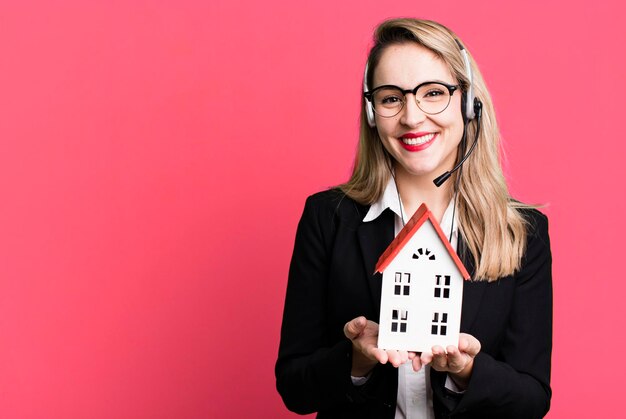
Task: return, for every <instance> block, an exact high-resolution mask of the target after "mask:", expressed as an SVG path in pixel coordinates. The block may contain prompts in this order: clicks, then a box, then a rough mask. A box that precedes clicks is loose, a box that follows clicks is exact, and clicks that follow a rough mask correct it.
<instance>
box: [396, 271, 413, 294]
mask: <svg viewBox="0 0 626 419" xmlns="http://www.w3.org/2000/svg"><path fill="white" fill-rule="evenodd" d="M410 289H411V274H410V273H407V272H404V273H403V272H396V280H395V284H394V286H393V293H394V295H409V292H410Z"/></svg>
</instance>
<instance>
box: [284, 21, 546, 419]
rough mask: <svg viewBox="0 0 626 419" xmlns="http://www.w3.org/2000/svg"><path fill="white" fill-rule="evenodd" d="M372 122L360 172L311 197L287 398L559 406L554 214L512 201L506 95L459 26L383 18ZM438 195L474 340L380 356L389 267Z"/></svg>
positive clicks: (462, 406) (487, 411) (292, 313)
mask: <svg viewBox="0 0 626 419" xmlns="http://www.w3.org/2000/svg"><path fill="white" fill-rule="evenodd" d="M473 96H475V100H473ZM361 121H362V122H361V133H360V143H359V150H358V155H357V157H356V162H355V167H354V170H353V173H352V177H351V178H350V180H349V181H348V182H347V183H346V184H344V185H341V186H340V187H338V188H336V189H333V190H329V191H325V192H321V193H318V194H316V195H313V196H311V197H309V199H308V200H307V202H306V205H305V209H304V213H303V216H302V219H301V221H300V224H299V226H298V231H297V234H296V242H295V247H294V253H293V258H292V262H291V267H290V271H289V283H288V287H287V297H286V302H285V311H284V317H283V325H282V333H281V343H280V350H279V357H278V361H277V363H276V378H277V388H278V391H279V392H280V394H281V396H282V398H283V400H284V402H285V404H286V405H287V407H288V408H289V409H290V410H293V411H295V412H298V413H311V412H319V413H318V417H319V418H353V417H354V418H357V417H358V418H406V417H419V418H433V417H436V418H444V417H456V418H490V417H493V418H537V417H541V416H543V415H545V413H546V412H547V411H548V409H549V403H550V396H551V390H550V383H549V380H550V354H551V346H552V279H551V255H550V246H549V238H548V226H547V220H546V218H545V216H544V215H542V214H541V213H539V212H538V211H536V210H534V209H532V208H530V207H528V206H526V205H523V204H521V203H519V202H517V201H514V200H513V199H512V198H511V197H510V196H509V193H508V190H507V187H506V184H505V181H504V177H503V175H502V170H501V167H500V164H499V160H498V155H499V145H498V140H499V133H498V128H497V125H496V120H495V114H494V110H493V106H492V102H491V99H490V96H489V93H488V92H487V89H486V86H485V84H484V82H483V80H482V77H481V75H480V73H479V71H478V68H477V66H476V64H475V63H474V61H473V60H472V59H471V57H470V56H469V54H468V53H467V51H466V50H465V48H464V47H463V45H462V44H461V42H460V40H459V39H458V38H457V37H456V35H455V34H454V33H452V32H451V31H450V30H449V29H447V28H445V27H444V26H442V25H440V24H438V23H435V22H432V21H424V20H414V19H394V20H389V21H386V22H383V23H382V24H381V25H380V26H379V27H378V28H377V30H376V32H375V36H374V46H373V48H372V50H371V51H370V54H369V57H368V60H367V67H366V73H365V79H364V100H363V105H362V109H361ZM442 174H443V175H444V176H443V180H442V176H441V175H442ZM446 177H449V179H448V180H447V181H446V180H445V178H446ZM434 180H436V182H437V183H438V184H439V186H437V185H435V183H434V182H433V181H434ZM422 203H426V204H427V206H428V207H429V208H430V210H431V211H432V213H433V214H434V216H435V217H436V218H437V220H438V221H439V222H440V224H441V226H442V228H443V230H444V231H446V233H447V232H450V241H451V244H452V245H453V247H454V248H455V249H456V250H457V253H459V255H460V257H461V259H462V260H463V262H464V264H465V266H466V267H467V270H468V271H469V272H470V273H471V275H472V281H471V282H469V283H466V284H465V286H464V292H463V309H462V317H461V332H462V333H461V336H460V339H459V344H458V345H457V346H456V347H455V346H449V347H447V348H442V347H438V346H435V347H433V348H432V351H431V352H429V353H426V352H424V353H421V354H415V353H407V352H404V351H393V350H387V351H384V350H380V349H377V348H376V339H377V333H378V325H377V324H376V322H377V321H378V318H379V314H380V313H379V310H380V284H381V278H380V275H373V272H374V265H375V263H376V261H377V259H378V257H379V256H380V255H381V254H382V252H383V251H384V250H385V248H386V247H387V246H388V245H389V243H390V242H391V241H392V239H393V237H394V235H395V234H397V233H398V232H399V231H400V230H401V228H402V226H403V225H404V223H405V222H406V221H407V219H408V218H410V214H413V213H414V212H415V210H416V209H417V208H418V207H419V205H420V204H422ZM407 215H409V216H407Z"/></svg>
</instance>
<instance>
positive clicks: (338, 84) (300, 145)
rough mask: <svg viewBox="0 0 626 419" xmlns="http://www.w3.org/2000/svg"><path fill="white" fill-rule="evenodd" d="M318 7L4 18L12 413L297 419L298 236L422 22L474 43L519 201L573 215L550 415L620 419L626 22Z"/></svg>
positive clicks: (182, 5) (5, 357) (557, 219)
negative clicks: (387, 39)
mask: <svg viewBox="0 0 626 419" xmlns="http://www.w3.org/2000/svg"><path fill="white" fill-rule="evenodd" d="M313 3H314V2H286V1H285V2H280V1H266V2H254V1H245V2H244V1H228V2H226V1H220V0H210V1H205V0H202V1H201V0H196V1H194V0H177V1H173V0H170V1H166V0H162V1H154V0H124V1H120V0H110V1H78V0H74V1H58V2H56V1H55V2H51V1H13V2H9V1H5V2H3V4H2V5H1V6H0V192H1V196H2V204H1V205H0V234H1V236H2V239H1V240H0V417H2V418H11V419H12V418H16V419H17V418H19V419H28V418H50V419H56V418H64V419H67V418H122V419H125V418H213V417H215V418H252V417H271V418H288V417H293V416H294V415H293V414H291V413H289V412H287V411H286V409H285V408H284V407H283V405H282V402H281V400H280V398H279V396H278V394H277V393H276V391H275V387H274V376H273V366H274V361H275V357H276V353H277V347H278V336H279V329H280V319H281V313H282V304H283V299H284V292H285V285H286V277H287V269H288V263H289V259H290V253H291V248H292V246H293V238H294V233H295V227H296V223H297V221H298V219H299V216H300V213H301V210H302V207H303V203H304V199H305V197H306V196H307V195H309V194H311V193H313V192H315V191H318V190H321V189H324V188H326V187H328V186H330V185H335V184H337V183H340V182H342V181H344V180H345V179H346V178H347V176H348V174H349V171H350V166H351V164H352V157H353V154H354V150H355V145H356V136H357V116H358V105H359V100H360V96H359V89H360V82H361V77H362V71H363V63H364V60H365V57H366V52H367V49H368V45H369V41H370V38H371V32H372V29H373V27H374V26H375V25H376V24H377V23H378V22H379V21H381V20H382V19H384V18H386V17H392V16H406V15H410V16H420V17H427V18H431V19H435V20H438V21H441V22H442V23H444V24H446V25H448V26H450V27H451V28H453V29H454V30H455V31H456V32H457V33H458V34H459V36H460V37H461V38H462V39H463V40H464V41H465V43H466V44H467V45H468V48H469V49H470V51H471V52H472V53H473V54H474V56H475V58H476V59H477V61H478V62H479V63H480V66H481V68H482V71H483V73H484V75H485V77H486V80H487V82H488V84H489V86H490V89H491V92H492V94H493V97H494V101H495V104H496V109H497V111H498V117H499V120H500V123H501V127H502V133H503V137H504V140H505V143H506V151H507V162H506V172H507V176H508V179H509V181H510V185H511V189H512V191H513V193H514V195H515V196H517V197H518V198H520V199H522V200H525V201H527V202H534V203H546V204H548V206H547V207H546V208H545V210H544V211H545V212H546V213H547V214H548V215H549V217H550V220H551V235H552V241H553V253H554V289H555V312H554V320H555V323H554V326H555V329H554V338H555V339H554V354H553V381H552V384H553V389H554V397H553V407H552V410H551V412H550V414H549V418H551V419H556V418H571V417H616V416H619V413H616V411H615V409H616V408H617V406H621V403H620V404H618V403H617V401H618V400H620V399H621V398H622V397H621V393H622V391H621V390H622V389H623V388H624V385H623V375H624V368H623V362H622V358H623V356H622V352H623V347H624V344H625V339H624V334H623V332H622V329H623V328H622V327H621V326H620V323H619V321H620V320H621V319H623V318H624V317H625V315H626V304H624V295H625V292H626V287H625V286H624V280H623V278H622V275H621V272H620V271H617V270H616V268H617V267H618V261H619V260H621V259H622V258H623V257H624V256H623V254H622V250H621V248H622V246H623V245H622V242H623V239H624V237H623V235H624V232H625V230H626V229H625V225H624V224H625V222H624V219H625V217H624V211H625V210H626V208H625V202H626V200H625V199H624V186H623V180H624V177H625V175H626V170H625V168H624V167H625V166H626V164H625V160H624V148H625V147H624V145H623V140H624V133H623V132H622V131H623V124H624V115H623V110H624V99H625V94H626V86H625V84H626V83H625V77H624V75H625V74H626V63H625V54H624V35H623V30H624V28H623V26H624V25H623V17H624V11H623V10H621V6H618V2H617V1H596V2H590V1H584V2H583V1H580V2H575V1H570V2H561V3H562V4H555V2H549V1H527V2H518V3H516V4H512V5H507V6H500V5H498V2H482V1H472V2H469V1H459V2H442V1H431V2H426V1H423V2H417V1H414V0H412V1H405V0H398V1H395V2H393V3H392V4H390V2H383V1H378V2H364V1H363V0H358V1H357V0H351V1H326V0H324V1H318V2H315V3H316V5H314V4H313ZM331 104H332V107H330V106H329V105H331Z"/></svg>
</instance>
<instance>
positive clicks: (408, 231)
mask: <svg viewBox="0 0 626 419" xmlns="http://www.w3.org/2000/svg"><path fill="white" fill-rule="evenodd" d="M426 220H430V222H431V224H432V225H433V227H435V231H436V232H437V235H438V236H439V239H440V240H441V241H442V242H443V244H444V245H445V246H446V249H447V250H448V253H449V254H450V257H451V258H452V260H453V261H454V264H455V265H456V267H457V268H458V270H459V272H461V275H462V276H463V278H464V279H470V274H469V273H468V272H467V269H465V266H463V262H461V259H459V257H458V256H457V254H456V252H455V251H454V249H453V248H452V246H451V245H450V242H449V241H448V238H447V237H446V235H445V234H443V231H442V230H441V227H440V226H439V223H438V222H437V220H435V217H434V216H433V213H432V212H430V210H429V209H428V207H427V206H426V204H422V205H420V207H419V208H418V209H417V211H415V214H413V216H412V217H411V219H410V220H409V222H408V223H406V225H405V226H404V228H403V229H402V231H400V233H398V235H397V236H396V238H395V239H394V240H393V241H392V242H391V244H390V245H389V247H387V249H386V250H385V251H384V252H383V254H382V255H381V256H380V258H379V259H378V263H377V264H376V272H380V273H382V272H383V271H384V270H385V269H386V268H387V266H389V264H390V263H391V261H392V260H393V259H394V258H395V257H396V256H397V255H398V253H399V252H400V250H402V248H403V247H404V246H405V245H406V244H407V243H408V242H409V240H411V237H413V235H414V234H415V232H417V230H419V229H420V227H421V226H422V224H424V222H425V221H426Z"/></svg>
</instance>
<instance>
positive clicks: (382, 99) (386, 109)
mask: <svg viewBox="0 0 626 419" xmlns="http://www.w3.org/2000/svg"><path fill="white" fill-rule="evenodd" d="M458 88H459V85H451V84H446V83H443V82H439V81H427V82H424V83H422V84H420V85H418V86H417V87H416V88H415V89H413V90H408V89H407V90H403V89H401V88H399V87H398V86H392V85H384V86H378V87H377V88H375V89H373V90H372V91H370V92H365V93H363V96H365V98H366V99H367V100H368V101H369V102H370V103H371V104H372V108H373V109H374V112H376V114H377V115H379V116H382V117H383V118H391V117H394V116H396V115H398V114H399V113H400V111H401V110H402V108H404V105H405V104H406V95H407V94H408V93H413V95H414V96H415V103H417V106H418V107H419V108H420V109H421V110H422V112H424V113H426V114H429V115H436V114H438V113H441V112H443V111H445V110H446V108H447V107H448V105H449V104H450V99H451V98H452V94H453V93H454V92H455V91H456V90H457V89H458Z"/></svg>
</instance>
